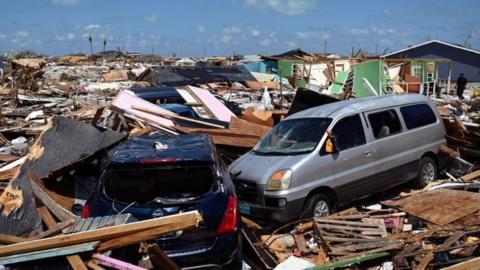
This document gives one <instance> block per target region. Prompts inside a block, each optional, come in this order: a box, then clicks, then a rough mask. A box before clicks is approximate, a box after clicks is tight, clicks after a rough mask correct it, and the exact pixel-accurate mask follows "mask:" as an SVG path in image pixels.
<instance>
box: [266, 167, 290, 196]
mask: <svg viewBox="0 0 480 270" xmlns="http://www.w3.org/2000/svg"><path fill="white" fill-rule="evenodd" d="M291 181H292V170H290V169H287V170H281V171H278V172H276V173H274V174H272V176H270V179H268V182H267V191H275V190H285V189H288V188H289V187H290V182H291Z"/></svg>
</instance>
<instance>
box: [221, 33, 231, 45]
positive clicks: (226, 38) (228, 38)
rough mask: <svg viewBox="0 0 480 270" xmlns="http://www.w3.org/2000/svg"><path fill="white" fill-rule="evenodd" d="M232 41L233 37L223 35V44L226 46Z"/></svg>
mask: <svg viewBox="0 0 480 270" xmlns="http://www.w3.org/2000/svg"><path fill="white" fill-rule="evenodd" d="M231 41H232V36H230V35H223V36H222V42H223V43H225V44H228V43H230V42H231Z"/></svg>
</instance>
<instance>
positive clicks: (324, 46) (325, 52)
mask: <svg viewBox="0 0 480 270" xmlns="http://www.w3.org/2000/svg"><path fill="white" fill-rule="evenodd" d="M323 54H324V55H327V40H326V39H325V41H324V44H323Z"/></svg>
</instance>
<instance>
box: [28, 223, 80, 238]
mask: <svg viewBox="0 0 480 270" xmlns="http://www.w3.org/2000/svg"><path fill="white" fill-rule="evenodd" d="M74 223H75V219H71V220H67V221H63V222H60V223H57V224H55V225H53V226H52V227H51V228H49V229H48V230H46V231H44V232H41V233H39V234H38V235H36V236H35V237H32V238H30V239H29V240H36V239H42V238H45V237H50V236H52V235H55V234H58V233H60V232H61V231H62V230H63V229H65V228H67V227H69V226H71V225H72V224H74Z"/></svg>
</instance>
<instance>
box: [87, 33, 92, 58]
mask: <svg viewBox="0 0 480 270" xmlns="http://www.w3.org/2000/svg"><path fill="white" fill-rule="evenodd" d="M92 40H93V39H92V35H89V36H88V41H89V42H90V56H93V45H92Z"/></svg>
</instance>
